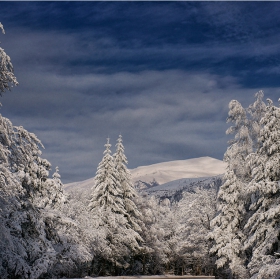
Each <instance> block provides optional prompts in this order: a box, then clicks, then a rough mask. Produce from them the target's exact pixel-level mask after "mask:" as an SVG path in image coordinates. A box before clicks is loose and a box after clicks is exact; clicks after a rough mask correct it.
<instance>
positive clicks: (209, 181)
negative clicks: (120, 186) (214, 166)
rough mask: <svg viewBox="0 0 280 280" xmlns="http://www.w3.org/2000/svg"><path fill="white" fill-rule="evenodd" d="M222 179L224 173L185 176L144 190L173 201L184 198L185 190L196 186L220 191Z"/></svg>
mask: <svg viewBox="0 0 280 280" xmlns="http://www.w3.org/2000/svg"><path fill="white" fill-rule="evenodd" d="M222 180H223V175H217V176H212V177H200V178H184V179H179V180H175V181H171V182H168V183H165V184H162V185H159V186H155V187H152V188H148V189H146V190H142V191H144V192H146V193H148V194H149V195H154V196H155V197H158V198H161V199H164V198H168V199H169V200H170V201H171V202H172V201H179V200H180V199H181V198H182V194H183V192H186V191H187V192H191V191H193V190H194V189H196V188H202V189H210V188H211V189H215V190H216V191H218V190H219V188H220V186H221V185H222Z"/></svg>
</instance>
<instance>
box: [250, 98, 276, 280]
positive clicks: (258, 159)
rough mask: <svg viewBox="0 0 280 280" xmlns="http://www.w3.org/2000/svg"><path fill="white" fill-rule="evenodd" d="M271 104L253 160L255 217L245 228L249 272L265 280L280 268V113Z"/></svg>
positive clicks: (252, 182)
mask: <svg viewBox="0 0 280 280" xmlns="http://www.w3.org/2000/svg"><path fill="white" fill-rule="evenodd" d="M267 101H268V105H267V108H266V113H265V115H264V117H263V118H262V119H261V125H262V126H263V127H262V128H261V130H260V138H259V140H260V147H259V149H258V150H257V152H256V153H253V154H252V155H250V157H249V159H250V161H249V164H250V166H251V168H252V175H253V179H252V181H251V182H250V184H249V186H248V194H249V195H250V196H251V205H250V210H251V212H252V213H251V217H250V218H249V220H248V221H247V223H246V226H245V233H246V234H247V236H248V239H247V240H246V242H245V248H246V250H247V253H248V255H249V256H250V258H249V264H248V268H249V269H250V273H251V275H252V276H254V277H261V278H266V277H276V276H277V275H279V274H277V269H276V270H275V269H273V271H274V272H271V274H270V269H271V267H273V266H275V267H276V266H277V267H278V268H279V267H280V263H279V259H278V257H279V254H280V248H279V241H280V217H279V213H280V207H279V205H280V189H279V180H280V171H279V170H280V144H279V143H280V109H279V108H278V107H276V106H274V105H273V102H272V101H271V100H270V99H267ZM278 272H279V270H278ZM275 273H276V274H275Z"/></svg>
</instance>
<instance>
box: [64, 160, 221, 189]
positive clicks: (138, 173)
mask: <svg viewBox="0 0 280 280" xmlns="http://www.w3.org/2000/svg"><path fill="white" fill-rule="evenodd" d="M225 168H226V165H225V163H224V162H223V161H221V160H218V159H215V158H211V157H200V158H193V159H187V160H176V161H169V162H162V163H157V164H152V165H148V166H140V167H137V168H135V169H131V170H130V172H131V175H132V181H133V183H134V185H135V187H136V188H138V189H144V188H152V187H155V186H158V185H161V186H163V184H166V183H168V182H173V181H175V180H179V179H183V180H185V179H187V178H201V177H212V176H216V175H220V174H223V173H224V172H225ZM182 182H183V181H182ZM93 185H94V177H93V178H90V179H87V180H85V181H81V182H74V183H69V184H66V185H65V190H66V191H75V190H79V191H86V190H89V189H91V188H92V186H93Z"/></svg>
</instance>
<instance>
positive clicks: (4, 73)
mask: <svg viewBox="0 0 280 280" xmlns="http://www.w3.org/2000/svg"><path fill="white" fill-rule="evenodd" d="M0 29H1V30H2V33H3V34H5V31H4V27H3V25H2V24H1V22H0ZM12 85H15V86H16V85H18V82H17V79H16V77H15V75H14V68H13V64H12V62H11V59H10V57H9V56H8V55H7V54H6V52H5V51H4V49H2V48H0V95H1V94H2V93H3V92H5V91H7V90H10V88H11V86H12Z"/></svg>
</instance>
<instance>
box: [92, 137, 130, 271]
mask: <svg viewBox="0 0 280 280" xmlns="http://www.w3.org/2000/svg"><path fill="white" fill-rule="evenodd" d="M105 148H106V149H105V151H104V156H103V159H102V160H101V162H100V163H99V165H98V168H97V172H96V177H95V184H94V187H93V194H92V198H91V202H90V204H89V210H90V211H91V212H92V214H93V215H97V216H98V217H99V220H100V222H99V226H100V227H101V228H105V231H106V241H107V243H108V250H106V252H104V253H102V254H101V256H100V257H101V261H100V265H101V267H100V268H99V269H100V273H101V274H105V275H106V274H111V275H112V274H113V275H114V274H115V275H117V274H119V270H120V269H126V268H128V266H129V262H128V257H129V255H130V246H129V245H130V244H129V243H132V240H131V239H133V238H132V237H131V235H130V230H131V228H130V226H129V225H128V220H127V212H126V210H125V208H124V203H123V192H122V189H121V185H120V182H119V181H118V177H119V174H118V172H117V170H116V168H115V163H114V159H113V157H112V155H111V150H110V148H111V144H110V143H109V139H107V144H105ZM102 258H103V260H102Z"/></svg>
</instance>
